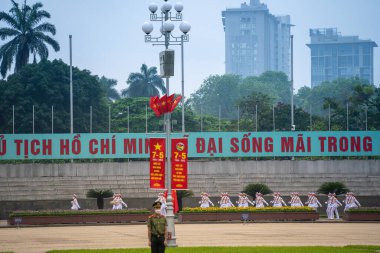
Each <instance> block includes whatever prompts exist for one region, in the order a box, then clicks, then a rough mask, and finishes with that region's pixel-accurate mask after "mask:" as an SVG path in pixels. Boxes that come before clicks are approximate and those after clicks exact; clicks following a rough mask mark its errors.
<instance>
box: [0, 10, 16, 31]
mask: <svg viewBox="0 0 380 253" xmlns="http://www.w3.org/2000/svg"><path fill="white" fill-rule="evenodd" d="M0 21H5V23H7V24H8V25H9V26H11V27H13V28H15V29H19V25H18V23H17V21H16V20H15V19H14V18H13V17H12V16H11V15H9V14H8V13H6V12H3V11H2V12H0Z"/></svg>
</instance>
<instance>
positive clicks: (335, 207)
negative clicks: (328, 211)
mask: <svg viewBox="0 0 380 253" xmlns="http://www.w3.org/2000/svg"><path fill="white" fill-rule="evenodd" d="M332 196H333V197H332V212H333V214H332V217H333V219H334V214H335V217H336V218H337V219H339V212H338V207H339V206H342V203H340V202H339V200H338V199H337V198H336V194H335V193H333V195H332Z"/></svg>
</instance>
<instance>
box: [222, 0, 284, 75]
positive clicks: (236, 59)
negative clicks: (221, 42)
mask: <svg viewBox="0 0 380 253" xmlns="http://www.w3.org/2000/svg"><path fill="white" fill-rule="evenodd" d="M222 21H223V26H224V31H225V64H226V73H230V74H238V75H242V76H244V77H246V76H253V75H254V76H258V75H260V74H262V73H263V72H265V71H269V70H272V71H283V72H284V73H285V74H287V75H289V73H290V27H291V24H290V16H288V15H287V16H274V15H272V14H270V13H269V10H268V7H267V6H266V5H265V4H263V3H260V0H251V1H250V4H249V5H248V4H247V3H243V4H241V7H240V8H227V9H226V10H225V11H223V12H222Z"/></svg>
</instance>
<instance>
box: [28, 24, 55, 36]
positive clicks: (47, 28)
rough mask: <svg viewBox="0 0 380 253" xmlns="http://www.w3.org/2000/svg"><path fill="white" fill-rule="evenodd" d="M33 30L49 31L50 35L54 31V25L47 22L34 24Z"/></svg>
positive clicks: (53, 33)
mask: <svg viewBox="0 0 380 253" xmlns="http://www.w3.org/2000/svg"><path fill="white" fill-rule="evenodd" d="M33 30H34V31H36V32H49V33H51V34H52V35H55V33H56V30H55V26H54V25H52V24H50V23H47V22H45V23H42V24H40V25H38V26H36V27H35V28H34V29H33Z"/></svg>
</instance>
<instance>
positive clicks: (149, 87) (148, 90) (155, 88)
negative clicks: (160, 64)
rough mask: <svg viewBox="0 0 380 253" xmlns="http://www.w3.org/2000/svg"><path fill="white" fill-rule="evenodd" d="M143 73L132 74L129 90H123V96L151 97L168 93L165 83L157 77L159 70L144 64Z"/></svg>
mask: <svg viewBox="0 0 380 253" xmlns="http://www.w3.org/2000/svg"><path fill="white" fill-rule="evenodd" d="M140 71H141V73H131V74H130V75H129V77H128V80H127V84H128V85H129V87H128V88H126V89H123V90H122V91H121V94H122V95H123V96H125V97H151V96H159V95H160V91H161V93H166V88H165V86H164V81H163V80H162V78H161V77H160V76H159V75H157V68H156V67H150V68H148V66H147V65H145V64H143V65H142V66H141V68H140Z"/></svg>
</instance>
